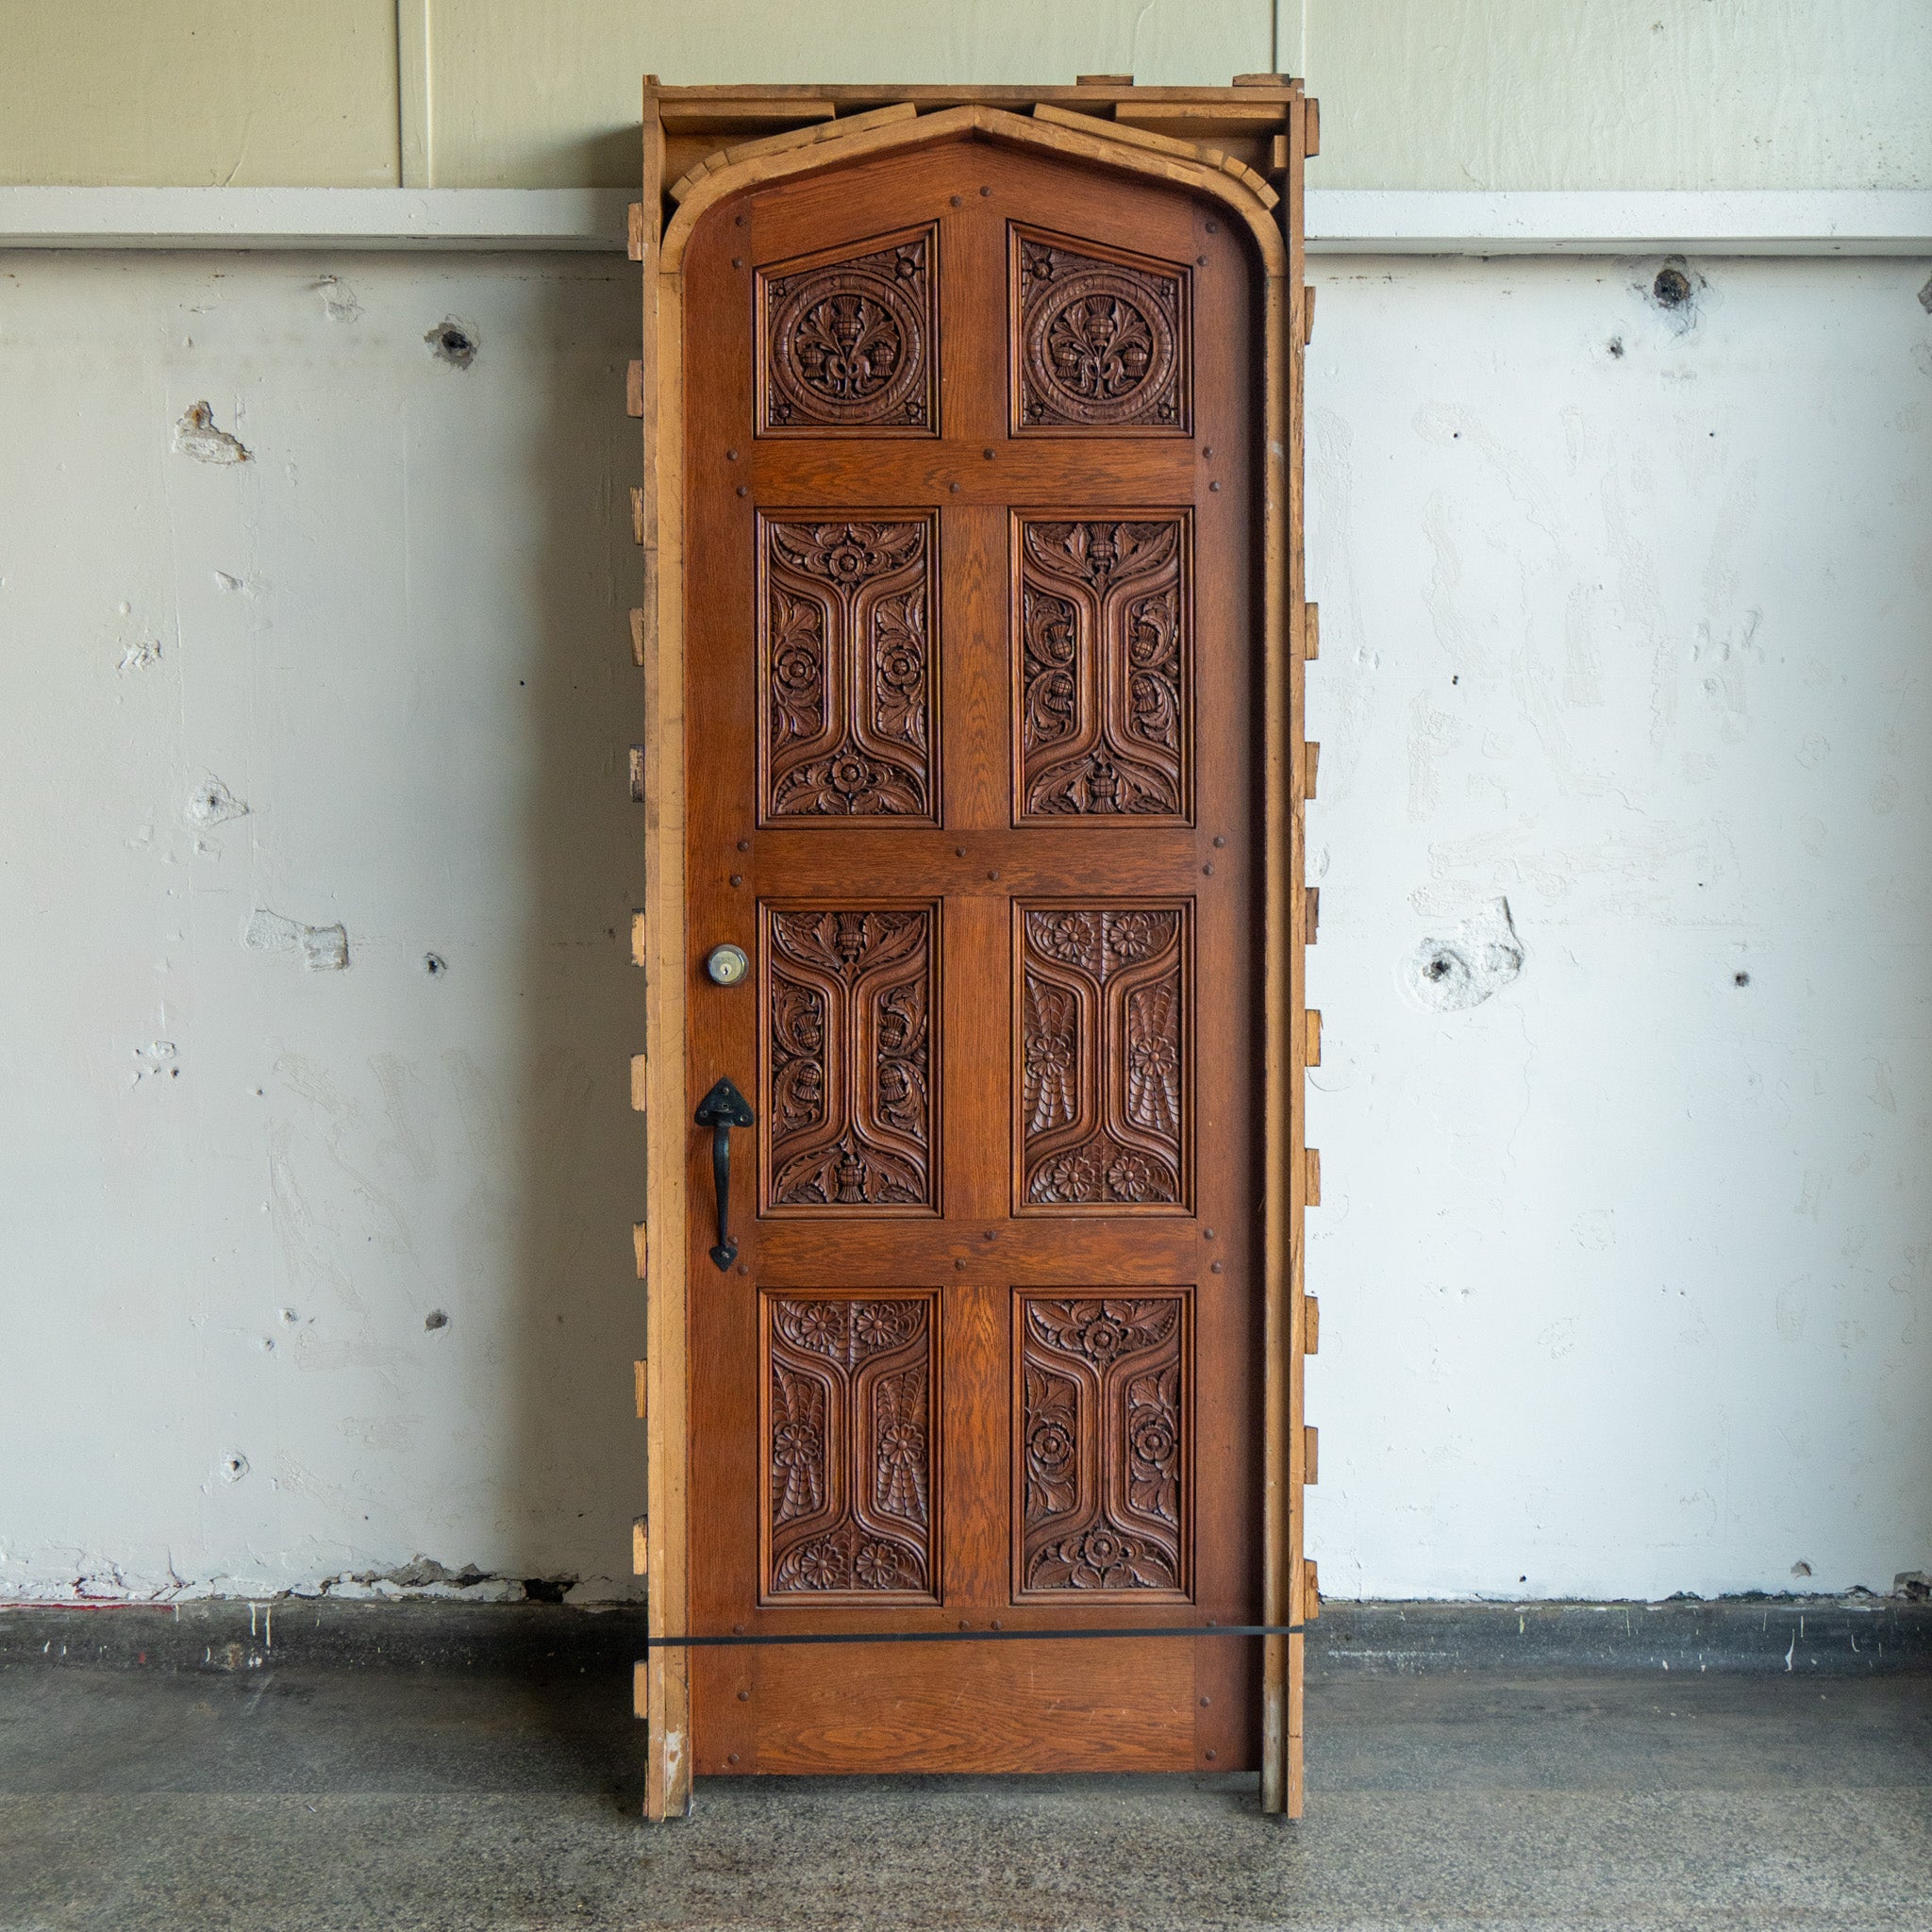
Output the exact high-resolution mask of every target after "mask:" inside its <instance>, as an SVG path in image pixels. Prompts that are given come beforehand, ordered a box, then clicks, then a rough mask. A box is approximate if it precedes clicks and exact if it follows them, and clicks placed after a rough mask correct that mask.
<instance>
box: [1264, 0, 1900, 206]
mask: <svg viewBox="0 0 1932 1932" xmlns="http://www.w3.org/2000/svg"><path fill="white" fill-rule="evenodd" d="M1287 28H1288V22H1287V20H1286V17H1284V32H1283V36H1282V55H1283V58H1284V61H1285V62H1286V63H1288V64H1291V65H1293V64H1295V62H1296V58H1297V55H1298V54H1299V58H1300V59H1301V61H1302V62H1304V63H1305V65H1304V66H1303V71H1304V72H1305V73H1306V74H1307V76H1308V85H1309V87H1310V89H1311V90H1312V91H1313V92H1315V93H1316V94H1318V95H1319V96H1320V97H1321V101H1322V158H1321V161H1320V163H1319V166H1320V170H1321V172H1320V175H1319V176H1318V177H1316V178H1317V179H1318V180H1319V184H1320V185H1321V186H1322V187H1324V188H1923V187H1925V186H1927V185H1928V184H1932V107H1928V103H1932V86H1928V83H1932V0H1306V4H1305V8H1304V10H1303V18H1302V24H1301V26H1300V30H1299V32H1298V33H1290V32H1289V31H1288V30H1287Z"/></svg>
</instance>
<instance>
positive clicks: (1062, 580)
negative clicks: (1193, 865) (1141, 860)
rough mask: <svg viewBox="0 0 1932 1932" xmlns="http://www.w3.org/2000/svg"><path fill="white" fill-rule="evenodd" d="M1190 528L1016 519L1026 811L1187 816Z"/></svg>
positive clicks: (1171, 522)
mask: <svg viewBox="0 0 1932 1932" xmlns="http://www.w3.org/2000/svg"><path fill="white" fill-rule="evenodd" d="M1189 534H1190V525H1189V523H1188V520H1187V519H1186V518H1184V517H1180V516H1173V517H1163V518H1160V519H1159V520H1158V521H1151V520H1144V519H1143V520H1136V521H1129V520H1126V519H1119V518H1108V519H1105V520H1102V521H1091V522H1081V523H1067V522H1057V521H1052V520H1048V519H1043V518H1034V517H1022V518H1019V519H1018V520H1017V521H1016V524H1015V535H1016V544H1015V548H1016V550H1017V553H1018V555H1017V560H1016V567H1015V570H1014V580H1015V583H1016V585H1017V587H1018V594H1019V600H1020V608H1019V625H1018V628H1019V633H1020V635H1019V640H1018V643H1019V649H1018V654H1017V655H1018V658H1019V673H1020V676H1019V686H1020V718H1019V727H1018V732H1017V740H1018V742H1017V745H1016V755H1015V758H1014V765H1013V769H1014V774H1015V782H1016V785H1017V787H1018V791H1019V797H1018V799H1017V801H1016V803H1017V808H1018V815H1019V817H1020V819H1021V820H1022V821H1026V820H1034V819H1048V818H1058V817H1065V816H1076V817H1084V818H1110V817H1117V816H1131V817H1135V818H1141V819H1145V820H1152V821H1156V822H1167V823H1171V824H1187V823H1188V822H1189V819H1190V817H1191V799H1190V796H1189V746H1188V738H1189V730H1188V726H1189V695H1190V694H1189V680H1190V675H1191V657H1192V652H1191V639H1190V637H1189V629H1190V621H1189V610H1188V604H1187V594H1188V585H1187V577H1188V572H1187V568H1186V566H1187V563H1188V561H1189V559H1188V558H1187V555H1186V552H1187V548H1188V538H1189Z"/></svg>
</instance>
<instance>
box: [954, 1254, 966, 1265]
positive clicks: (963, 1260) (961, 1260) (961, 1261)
mask: <svg viewBox="0 0 1932 1932" xmlns="http://www.w3.org/2000/svg"><path fill="white" fill-rule="evenodd" d="M965 1265H966V1257H964V1256H963V1255H962V1256H961V1257H959V1258H958V1260H957V1261H955V1262H954V1263H953V1266H954V1267H955V1268H963V1267H965Z"/></svg>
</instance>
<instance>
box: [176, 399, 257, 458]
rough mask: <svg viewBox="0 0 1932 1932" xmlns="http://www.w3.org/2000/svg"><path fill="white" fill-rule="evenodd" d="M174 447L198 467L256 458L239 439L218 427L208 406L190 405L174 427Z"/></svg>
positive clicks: (205, 404) (201, 404)
mask: <svg viewBox="0 0 1932 1932" xmlns="http://www.w3.org/2000/svg"><path fill="white" fill-rule="evenodd" d="M175 448H176V449H177V450H178V451H179V452H180V453H181V454H182V455H183V456H184V457H192V458H194V460H195V461H196V462H198V463H245V462H247V461H248V459H249V458H250V456H251V455H252V454H253V453H252V452H251V451H250V450H249V449H248V448H247V447H246V446H245V445H244V444H243V443H242V441H240V439H239V438H236V437H233V436H230V435H229V434H228V432H227V431H226V430H225V429H217V428H216V427H215V412H214V409H213V408H212V407H211V406H210V405H209V404H208V403H191V404H189V406H188V408H187V410H186V411H185V413H184V414H183V415H182V418H181V420H180V422H178V423H177V424H175Z"/></svg>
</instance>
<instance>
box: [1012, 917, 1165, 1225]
mask: <svg viewBox="0 0 1932 1932" xmlns="http://www.w3.org/2000/svg"><path fill="white" fill-rule="evenodd" d="M1020 953H1021V960H1020V966H1021V970H1020V973H1019V974H1018V975H1017V976H1018V979H1019V982H1020V1000H1021V1008H1020V1014H1019V1028H1018V1030H1019V1034H1020V1052H1021V1061H1022V1067H1021V1079H1020V1081H1019V1082H1018V1090H1019V1096H1020V1120H1019V1124H1018V1125H1019V1132H1018V1135H1017V1140H1018V1142H1019V1148H1020V1161H1019V1170H1020V1180H1019V1203H1018V1205H1019V1206H1021V1207H1023V1208H1045V1209H1052V1208H1109V1209H1116V1210H1117V1209H1120V1208H1185V1207H1186V1206H1187V1205H1188V1196H1189V1174H1188V1162H1187V1159H1186V1146H1187V1120H1188V1096H1187V1071H1188V1069H1187V1048H1188V1040H1187V1014H1186V1010H1185V1002H1186V1000H1187V997H1188V988H1189V983H1190V982H1189V974H1188V971H1187V913H1186V909H1185V908H1183V907H1180V906H1165V907H1123V908H1103V907H1026V908H1022V911H1021V941H1020Z"/></svg>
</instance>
